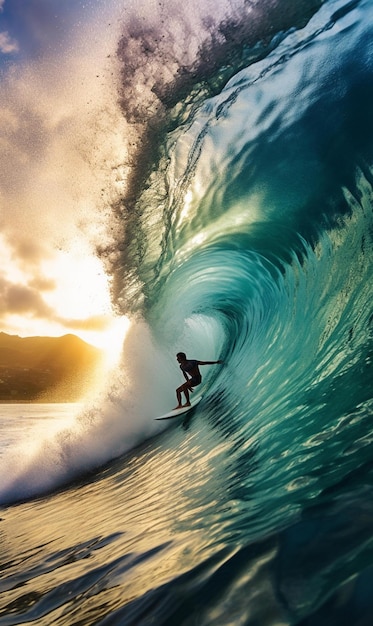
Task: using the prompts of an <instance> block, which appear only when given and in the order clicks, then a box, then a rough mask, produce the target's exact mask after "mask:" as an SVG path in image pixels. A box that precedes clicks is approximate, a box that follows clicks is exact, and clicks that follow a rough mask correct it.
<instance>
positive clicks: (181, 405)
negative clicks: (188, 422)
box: [172, 402, 192, 411]
mask: <svg viewBox="0 0 373 626" xmlns="http://www.w3.org/2000/svg"><path fill="white" fill-rule="evenodd" d="M186 406H192V405H191V404H190V402H187V403H186V404H178V406H175V408H173V409H172V410H173V411H176V409H185V407H186Z"/></svg>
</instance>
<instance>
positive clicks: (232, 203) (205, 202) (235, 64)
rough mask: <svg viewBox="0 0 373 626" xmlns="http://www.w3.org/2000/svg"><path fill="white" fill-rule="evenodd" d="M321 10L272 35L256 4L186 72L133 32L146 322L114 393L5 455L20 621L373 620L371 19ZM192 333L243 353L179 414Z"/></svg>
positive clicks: (139, 273) (3, 489)
mask: <svg viewBox="0 0 373 626" xmlns="http://www.w3.org/2000/svg"><path fill="white" fill-rule="evenodd" d="M245 6H247V5H245ZM273 6H275V5H273ZM310 7H311V5H310V4H308V5H307V4H305V5H304V6H303V5H300V8H299V12H298V14H297V15H296V16H295V17H294V18H293V17H292V16H291V15H290V17H289V19H293V27H292V25H291V24H288V25H287V27H286V29H285V28H284V27H283V26H282V28H279V27H278V24H277V22H276V24H275V22H273V24H274V29H273V30H272V31H271V36H270V37H268V30H267V31H266V32H267V37H264V36H263V38H261V39H260V42H259V43H257V44H256V45H255V44H253V42H252V40H251V39H250V37H252V32H251V31H250V32H249V31H248V30H247V29H245V28H243V29H242V30H240V29H239V28H238V27H239V24H244V23H245V12H243V13H242V14H236V21H235V22H234V24H235V25H236V27H235V29H233V30H232V28H233V26H232V24H233V22H231V23H230V28H231V30H229V29H228V25H229V24H228V22H225V27H224V28H225V30H224V29H223V27H222V26H221V28H220V30H216V31H215V33H220V34H219V36H218V35H217V34H216V37H215V38H214V37H212V36H211V37H210V39H207V41H208V45H207V44H206V47H205V49H204V50H205V53H204V54H205V57H206V58H209V59H210V60H211V59H213V61H214V62H211V63H210V64H207V65H208V68H207V69H206V64H205V65H204V64H203V63H202V61H203V58H205V57H203V55H200V57H199V61H198V62H197V61H196V62H195V63H194V64H192V63H191V62H190V63H189V65H188V66H187V65H185V66H184V68H183V71H181V70H180V71H179V72H178V73H176V78H175V79H173V80H171V79H170V78H169V76H170V74H167V73H166V72H165V73H164V75H162V76H163V78H162V76H161V74H162V73H161V72H160V69H159V68H161V67H163V66H166V65H167V63H166V61H167V58H166V56H165V55H166V52H167V49H166V43H167V42H166V43H165V40H167V41H168V42H170V41H171V40H170V30H167V37H165V38H164V39H163V40H162V41H163V43H162V46H163V47H162V46H161V45H160V44H159V41H160V39H159V37H158V35H159V33H160V32H162V31H161V30H159V28H162V26H159V25H158V29H156V28H155V27H154V28H153V29H150V28H149V29H148V30H145V29H143V30H141V29H140V32H139V31H137V32H136V37H137V38H136V41H137V42H138V41H143V42H144V45H143V47H142V50H143V52H144V51H145V52H144V54H145V55H146V59H147V60H149V57H150V54H151V57H152V60H153V61H154V63H155V65H154V68H157V67H158V69H159V71H158V73H157V72H155V73H154V72H153V73H154V76H156V78H157V80H156V83H155V84H154V85H153V88H152V89H151V90H150V91H149V93H147V91H146V85H148V82H147V81H148V79H149V76H148V75H145V74H146V72H145V71H144V75H145V76H144V85H143V87H144V88H143V89H142V90H141V89H139V90H138V91H137V94H138V93H141V94H142V96H141V97H142V98H143V100H141V102H139V103H137V105H138V106H135V104H134V100H133V98H134V94H133V93H132V92H131V82H130V80H129V79H128V80H127V82H125V81H124V83H123V85H124V88H125V93H126V95H127V97H126V98H125V97H123V98H122V107H123V115H124V116H125V117H126V119H127V120H130V121H132V122H133V123H135V122H136V124H139V125H140V126H141V128H138V127H137V126H136V132H137V133H138V137H140V138H141V141H139V142H138V143H137V144H136V145H137V148H138V150H137V152H136V154H135V156H136V157H137V158H134V160H133V162H134V163H135V164H137V167H134V169H133V173H132V178H131V185H130V187H129V189H128V193H127V194H126V196H124V197H123V202H122V206H121V207H120V214H121V219H122V223H123V233H122V232H121V233H120V234H119V240H120V245H119V244H118V252H117V254H116V258H115V261H114V263H113V269H112V271H113V278H114V282H113V288H114V297H115V302H116V304H117V307H118V309H119V310H120V311H121V312H122V313H124V314H126V315H129V316H130V317H131V319H132V327H131V330H130V332H129V334H128V336H127V338H126V341H125V344H124V348H123V362H122V365H121V367H120V368H118V371H117V372H116V374H115V375H113V376H112V377H111V384H110V387H109V389H108V390H107V391H106V392H105V393H103V394H102V397H100V398H95V399H94V400H92V402H91V404H90V405H89V406H88V405H87V406H85V407H81V408H80V409H79V411H78V412H77V414H76V415H75V417H74V416H73V421H72V423H66V424H64V426H63V427H61V428H59V431H58V433H57V434H53V435H48V436H44V437H38V439H37V441H36V444H37V445H34V447H30V446H28V447H27V446H24V447H23V449H22V450H23V451H22V454H20V453H19V451H15V450H14V449H13V447H12V445H10V446H8V447H7V451H6V454H3V460H2V462H1V463H2V464H1V479H0V501H1V502H2V504H3V508H2V510H1V518H2V521H1V524H0V532H1V540H2V564H1V568H2V578H1V581H0V592H1V593H0V624H4V625H5V624H20V623H26V622H30V621H31V622H35V623H37V624H51V623H53V624H61V625H62V624H76V623H79V624H126V626H127V625H135V624H159V625H160V624H164V625H172V626H173V625H179V624H180V625H181V624H182V625H186V626H187V625H188V626H189V625H192V624H201V625H204V624H219V625H228V624H234V625H236V624H237V625H238V624H248V625H250V626H251V625H256V624H258V625H260V626H264V625H267V624H268V625H271V626H272V625H273V626H274V625H277V624H299V625H302V626H306V625H307V626H309V625H313V624H315V625H316V624H317V625H318V626H320V625H321V626H322V625H323V624H328V626H333V625H335V626H340V625H341V624H346V625H347V624H348V625H349V626H351V625H354V624H356V625H357V624H370V620H371V615H372V610H373V606H372V600H371V594H370V589H371V587H372V581H373V569H372V563H373V540H372V532H371V529H372V522H373V499H372V487H373V475H372V467H373V466H372V458H373V457H372V441H373V439H372V434H371V432H372V426H371V420H372V405H373V399H372V320H373V311H372V304H371V303H372V234H373V229H372V208H373V205H372V181H373V175H372V174H373V173H372V147H373V142H372V139H373V134H372V117H371V110H372V104H373V89H372V85H373V82H372V72H373V63H372V61H373V59H372V55H373V49H372V45H371V41H372V26H371V25H372V23H373V14H372V5H371V3H370V2H368V1H365V2H364V1H361V2H350V3H348V2H344V1H339V2H325V3H324V4H322V6H321V7H316V5H312V7H311V8H312V11H313V15H312V16H311V14H309V13H308V12H307V14H306V11H308V10H309V9H310ZM284 10H285V9H284ZM271 11H272V9H271V10H270V9H269V8H267V12H266V13H265V14H266V25H264V24H263V21H264V18H263V14H262V13H261V14H260V15H259V14H258V15H256V17H255V16H253V15H252V14H251V16H250V20H251V23H253V20H254V23H255V19H256V20H257V22H258V23H259V22H260V24H262V25H263V28H264V27H266V28H267V29H268V21H269V22H270V19H271V16H272V13H271ZM312 11H311V12H310V13H312ZM237 16H238V17H239V18H240V20H241V21H237V20H238V17H237ZM305 16H306V18H305ZM303 18H304V19H303ZM173 24H174V22H173V21H171V26H169V27H168V28H169V29H171V28H172V27H173ZM215 26H216V25H215ZM131 28H132V30H131ZM131 28H130V25H129V26H128V29H127V31H126V32H125V34H124V35H123V40H122V42H121V45H120V46H119V48H118V55H119V57H120V60H121V62H123V65H124V66H125V63H126V61H127V63H129V56H128V55H129V52H130V50H132V48H131V46H130V45H129V42H130V43H131V41H132V40H131V38H130V37H131V36H132V37H133V41H134V40H135V32H134V26H133V24H132V25H131ZM164 28H166V27H165V26H164ZM276 28H277V30H278V32H277V34H276V35H275V36H274V34H275V32H274V31H276ZM211 29H212V30H211V32H210V35H211V33H213V32H214V31H213V26H211ZM228 31H229V32H230V33H231V39H230V41H234V45H233V44H232V48H231V49H230V50H228V51H227V49H226V47H224V45H225V43H226V42H225V40H224V37H223V36H222V33H223V32H228ZM165 32H166V31H165ZM238 32H239V33H240V37H241V39H240V38H239V37H238ZM232 33H233V34H235V37H233V36H232ZM145 35H146V37H145ZM236 35H237V36H236ZM141 37H142V38H143V40H142V39H141ZM249 39H250V45H249V43H248V42H249ZM157 42H158V43H157ZM145 43H146V45H145ZM173 51H174V48H173ZM168 52H169V54H170V55H171V52H170V50H168ZM126 55H127V56H126ZM157 55H158V56H157ZM209 55H210V56H209ZM197 57H198V55H197ZM218 61H219V63H218ZM157 63H158V65H157ZM173 64H175V56H174V57H172V63H171V61H170V67H171V66H173ZM131 67H132V68H133V66H131ZM141 67H142V65H141V56H140V57H139V61H138V68H140V69H141ZM154 68H153V70H154ZM140 69H138V71H137V73H136V72H135V74H134V75H135V79H136V81H138V80H139V76H141V72H140ZM170 71H171V70H170ZM183 76H184V78H185V77H188V80H186V79H185V80H184V82H183V83H182V81H181V78H180V77H183ZM135 79H134V80H135ZM163 79H164V82H163V83H162V80H163ZM157 81H158V82H157ZM181 83H182V84H183V89H182V88H181ZM157 98H158V100H157ZM136 112H137V114H138V115H139V118H138V119H137V118H136ZM139 112H140V113H141V115H140V113H139ZM145 112H146V114H147V115H148V118H147V119H146V118H145ZM139 120H140V121H141V124H140V122H139ZM115 210H116V219H118V207H115ZM111 260H112V259H111ZM179 350H183V351H185V352H186V353H187V354H188V355H189V356H190V357H191V358H193V357H194V358H198V359H201V360H215V359H218V358H221V359H223V360H224V365H223V366H222V367H220V366H219V367H218V366H216V367H215V366H212V367H209V368H206V369H204V370H203V373H204V380H203V388H202V391H203V400H202V401H201V403H200V405H199V406H198V407H197V408H196V410H195V411H194V412H192V413H191V414H190V415H189V416H188V417H187V418H185V419H184V418H181V419H180V420H178V422H177V423H171V424H168V425H167V426H164V425H163V426H160V425H159V424H158V423H156V422H155V421H154V420H153V417H154V416H155V415H160V414H162V413H164V412H166V410H168V409H169V408H170V407H171V406H173V405H174V402H175V399H174V388H175V387H176V386H177V385H178V384H180V372H179V371H178V368H177V364H176V362H175V354H176V352H177V351H179ZM34 443H35V442H34Z"/></svg>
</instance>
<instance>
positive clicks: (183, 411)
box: [154, 396, 202, 420]
mask: <svg viewBox="0 0 373 626" xmlns="http://www.w3.org/2000/svg"><path fill="white" fill-rule="evenodd" d="M201 400H202V396H200V397H199V398H196V399H195V400H194V402H193V404H192V405H191V406H183V407H182V408H181V409H173V410H172V411H169V412H168V413H165V414H164V415H161V416H160V417H155V418H154V419H155V420H170V419H172V418H173V417H179V416H181V415H186V413H189V411H191V410H192V409H194V407H196V406H197V404H198V403H199V402H200V401H201Z"/></svg>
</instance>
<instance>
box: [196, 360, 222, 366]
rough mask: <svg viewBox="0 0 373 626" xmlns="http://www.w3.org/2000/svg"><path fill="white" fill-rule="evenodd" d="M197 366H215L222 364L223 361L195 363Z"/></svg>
mask: <svg viewBox="0 0 373 626" xmlns="http://www.w3.org/2000/svg"><path fill="white" fill-rule="evenodd" d="M197 363H198V365H217V364H222V363H223V361H220V360H219V361H197Z"/></svg>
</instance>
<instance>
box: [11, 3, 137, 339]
mask: <svg viewBox="0 0 373 626" xmlns="http://www.w3.org/2000/svg"><path fill="white" fill-rule="evenodd" d="M122 4H123V3H121V2H120V0H84V1H79V0H63V2H62V1H61V0H27V2H25V0H0V261H1V262H0V331H3V332H6V333H9V334H15V335H19V336H31V335H47V336H60V335H64V334H66V333H74V334H77V335H78V336H80V337H81V338H82V339H84V340H85V341H88V342H90V343H93V344H94V345H97V346H100V347H104V346H107V345H108V344H109V342H110V341H114V342H117V341H118V337H119V336H120V335H121V334H123V333H124V329H125V328H126V326H127V321H126V320H125V319H123V318H118V317H116V315H115V312H114V311H113V307H112V304H111V301H110V289H109V284H110V277H108V276H107V275H106V273H105V269H104V266H103V263H102V261H101V260H100V259H99V258H98V256H97V254H96V248H97V245H102V244H103V243H105V242H108V243H109V242H110V234H109V233H110V217H111V214H110V207H111V205H112V202H113V201H115V199H116V198H117V197H118V195H120V193H121V192H122V191H123V185H124V183H123V180H124V178H125V175H124V174H125V173H124V171H123V163H124V158H125V153H126V146H125V128H124V122H123V119H122V117H121V115H120V111H119V108H118V104H117V92H116V77H117V68H116V64H115V47H116V42H117V40H118V36H119V32H120V26H121V20H122V17H121V10H122Z"/></svg>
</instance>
